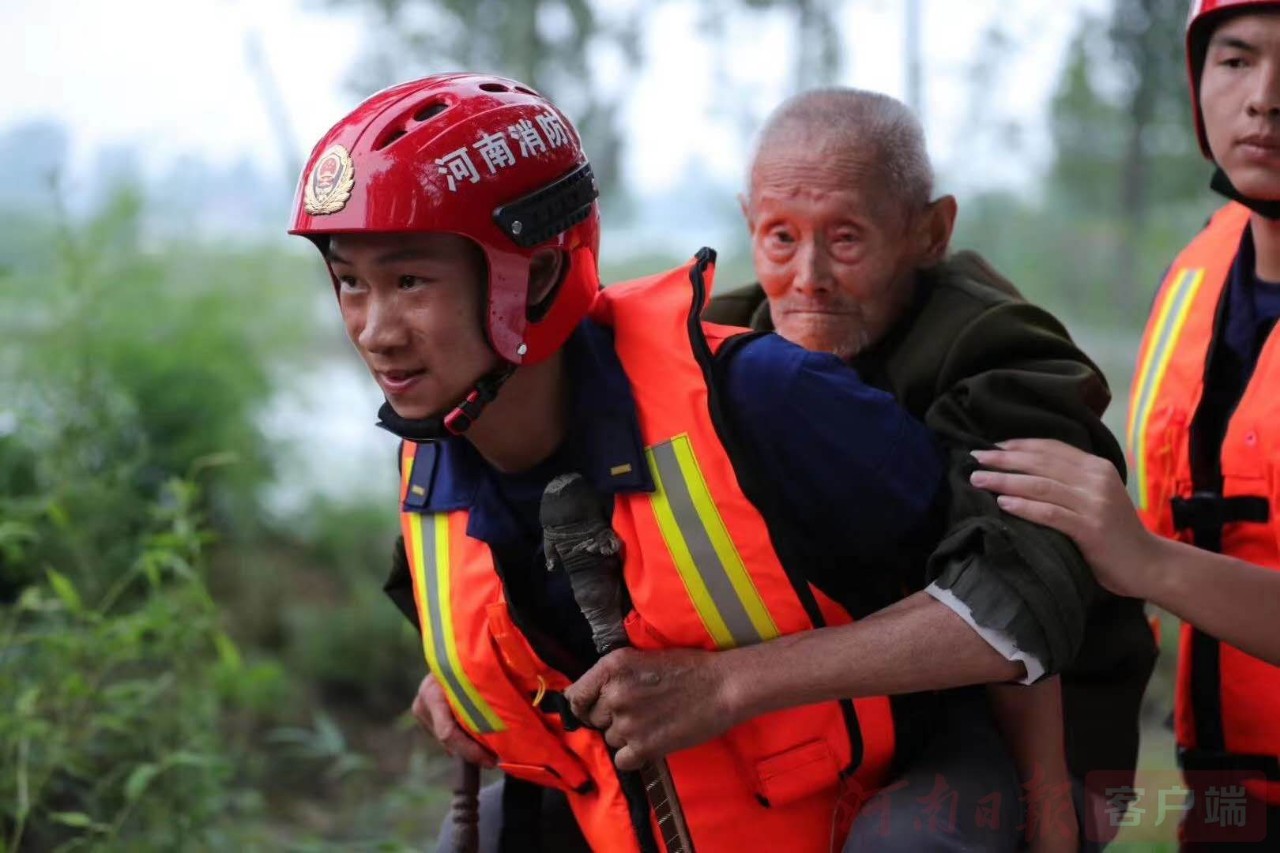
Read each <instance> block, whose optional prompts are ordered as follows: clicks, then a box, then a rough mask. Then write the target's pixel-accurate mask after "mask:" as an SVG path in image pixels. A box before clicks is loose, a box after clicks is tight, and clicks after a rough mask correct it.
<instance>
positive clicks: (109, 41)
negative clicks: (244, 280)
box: [0, 0, 1105, 189]
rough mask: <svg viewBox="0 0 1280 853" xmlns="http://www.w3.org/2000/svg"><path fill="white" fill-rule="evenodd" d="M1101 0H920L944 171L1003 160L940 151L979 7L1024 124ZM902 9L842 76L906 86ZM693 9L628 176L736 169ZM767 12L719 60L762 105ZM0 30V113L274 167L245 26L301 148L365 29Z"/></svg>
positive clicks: (176, 21)
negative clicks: (995, 27)
mask: <svg viewBox="0 0 1280 853" xmlns="http://www.w3.org/2000/svg"><path fill="white" fill-rule="evenodd" d="M512 2H518V0H512ZM624 2H632V0H624ZM1104 5H1105V0H1077V2H1072V3H1058V2H1053V3H1051V2H1048V0H1023V2H1018V3H1012V2H1008V0H965V2H956V0H923V6H924V11H925V15H924V44H925V46H926V58H927V64H926V78H925V79H926V95H927V98H926V103H925V107H926V109H925V113H926V118H927V121H928V128H929V133H930V140H931V146H932V148H933V151H934V154H935V157H936V158H937V159H938V161H939V165H940V166H941V167H942V169H943V170H944V172H945V171H953V172H962V173H964V174H965V175H967V176H969V177H972V176H973V175H974V174H986V173H990V174H992V175H999V174H1002V173H1003V172H1004V171H1005V167H1006V164H1004V163H1001V162H999V161H998V160H995V159H994V158H993V161H992V162H984V163H968V162H965V163H957V162H953V161H954V160H955V159H956V158H957V157H961V156H969V155H968V153H967V149H965V148H964V147H963V145H961V144H960V143H961V141H962V140H963V139H965V138H966V137H967V136H968V135H969V134H970V132H971V131H970V129H968V128H966V127H964V126H963V122H964V120H965V118H966V117H967V116H968V115H970V104H971V100H972V97H973V95H972V93H970V92H969V91H968V89H967V87H966V83H967V77H966V75H965V71H966V69H967V68H968V67H969V65H970V63H971V62H972V61H973V59H974V58H975V52H976V51H977V50H978V48H979V43H980V36H981V34H982V32H983V30H984V28H985V27H986V26H987V25H988V23H989V22H990V20H991V18H992V15H994V14H1005V15H1011V16H1013V17H1012V18H1010V19H1009V21H1008V25H1009V27H1010V28H1011V30H1012V31H1013V33H1014V34H1015V36H1016V37H1017V39H1018V41H1019V44H1020V49H1019V50H1018V51H1017V53H1016V55H1013V54H1011V55H1010V56H1009V57H1001V58H998V62H999V64H1000V66H1001V67H1002V69H1003V77H1002V81H1003V82H1002V85H1001V86H1000V87H999V88H998V90H997V91H992V92H990V93H985V95H984V97H985V98H988V99H989V100H990V105H991V108H992V111H993V112H994V113H996V114H1001V115H1013V116H1016V117H1019V118H1021V119H1023V120H1025V121H1027V122H1028V123H1029V124H1031V125H1032V126H1033V127H1034V126H1035V125H1036V124H1037V122H1038V120H1039V117H1040V116H1042V115H1043V109H1044V104H1045V100H1046V98H1047V96H1048V94H1049V91H1050V88H1051V86H1052V84H1053V82H1054V79H1055V77H1056V73H1057V69H1058V67H1059V63H1060V61H1061V56H1062V48H1063V46H1064V45H1065V43H1066V40H1067V38H1068V37H1069V35H1070V32H1071V29H1072V26H1073V24H1074V20H1075V17H1076V15H1077V14H1078V9H1079V8H1080V7H1081V6H1092V7H1095V8H1096V7H1100V6H1104ZM902 18H903V0H851V2H850V4H849V6H848V11H847V14H846V15H845V19H844V22H843V24H844V30H845V35H846V41H847V43H848V45H849V52H848V55H847V56H846V69H845V74H844V78H843V80H842V82H844V83H846V84H850V85H857V86H862V87H867V88H873V89H879V90H882V91H885V92H888V93H890V94H893V95H897V96H900V97H901V96H903V92H904V88H905V87H904V77H905V74H904V62H903V59H902V54H901V50H900V46H901V43H902ZM695 20H696V19H695V16H694V14H693V10H692V8H691V4H690V3H689V2H687V0H669V2H667V3H666V4H665V5H663V6H661V7H660V9H659V11H658V12H657V13H656V14H655V15H653V16H652V17H651V18H650V20H649V21H648V26H647V29H648V32H647V34H646V43H647V45H648V54H649V57H650V63H649V65H648V67H647V68H646V70H645V72H644V74H643V76H641V77H640V78H639V79H638V80H637V81H636V82H635V84H634V85H633V87H632V97H631V101H630V106H629V108H628V112H627V137H628V142H629V159H628V173H629V176H630V177H631V178H632V182H633V184H635V185H637V186H639V187H643V188H653V189H661V188H664V187H667V186H669V185H670V184H671V183H672V182H673V181H674V180H675V178H676V177H677V176H679V175H680V174H681V173H682V171H683V170H684V169H685V167H686V166H687V165H688V164H690V163H691V162H692V163H698V162H699V161H703V162H705V164H706V168H707V169H709V170H710V171H711V172H712V173H713V175H714V176H715V177H716V178H718V179H724V180H725V181H727V182H734V181H736V180H737V177H738V175H739V174H740V172H741V169H742V158H743V155H744V153H745V149H746V146H745V144H744V140H743V139H742V138H741V133H740V132H739V131H738V130H736V129H734V128H733V127H731V126H729V125H728V123H727V122H723V121H716V120H714V119H709V118H708V113H709V108H710V106H711V102H712V99H713V98H715V97H716V95H717V93H716V92H715V91H713V87H714V84H713V76H714V75H713V74H712V61H713V60H712V57H711V54H710V51H709V50H708V49H707V45H706V43H705V41H704V40H703V39H702V38H701V37H700V35H699V34H698V32H697V29H696V26H695ZM779 21H780V19H772V20H770V19H763V20H759V21H757V22H756V23H755V24H753V25H750V26H746V27H744V28H741V29H739V30H737V31H736V32H735V41H734V43H735V44H740V45H741V48H740V49H735V50H733V51H732V52H731V53H730V55H729V58H728V59H729V61H728V70H729V73H730V74H731V75H732V77H733V79H734V80H735V81H736V82H737V83H739V84H743V85H745V87H746V88H745V91H746V92H748V93H749V94H750V96H751V99H752V103H751V105H750V108H751V110H752V111H753V112H755V113H758V114H763V113H764V112H765V111H767V109H768V108H769V107H770V106H772V105H773V104H775V103H776V102H777V101H778V100H779V99H780V98H781V97H783V96H784V95H785V94H786V83H787V80H788V74H789V71H790V68H791V65H790V52H791V45H790V39H789V33H788V31H787V29H786V28H785V27H783V26H779ZM0 32H5V33H7V34H8V39H7V42H8V44H7V45H6V49H5V50H4V51H3V52H0V80H3V81H4V84H3V85H0V124H10V123H12V122H14V121H18V120H22V119H28V118H36V117H41V116H45V117H52V118H55V119H57V120H59V121H61V122H63V123H64V124H66V125H67V126H68V127H69V128H70V130H71V132H72V138H73V143H74V151H75V156H76V162H77V164H79V165H81V166H83V165H84V164H85V163H86V162H88V158H89V156H90V155H91V153H92V151H93V150H95V149H96V148H97V147H98V146H100V145H102V144H104V143H108V142H112V143H119V142H125V143H133V144H136V145H137V146H138V147H139V149H140V150H141V151H142V152H143V159H144V163H145V164H146V165H147V166H148V167H149V168H156V169H159V168H163V166H164V165H165V164H167V163H168V162H170V161H172V159H173V158H174V157H176V156H177V155H178V154H180V153H182V152H198V153H201V154H204V155H206V156H208V157H212V158H216V159H219V160H232V159H235V158H238V157H241V156H244V155H249V156H251V157H253V158H254V159H255V160H256V161H258V162H259V163H260V165H261V166H262V168H263V169H264V170H272V169H279V168H281V154H280V152H279V150H278V148H279V146H278V144H277V142H276V140H275V137H274V136H273V135H272V132H271V125H270V122H269V120H268V116H267V110H266V108H265V106H264V102H263V98H262V96H261V93H260V91H259V88H258V86H257V84H256V83H255V78H254V76H253V75H252V74H251V73H250V71H249V66H248V63H247V62H246V60H245V40H246V34H249V33H255V34H256V35H257V37H258V38H259V39H260V40H261V43H262V45H263V47H264V49H265V52H266V55H267V58H268V61H269V63H270V65H271V68H272V70H273V72H274V76H275V78H276V82H277V85H278V87H279V89H280V91H281V93H282V95H283V99H284V101H285V103H286V108H287V112H288V117H289V121H290V123H291V124H292V126H293V129H294V132H295V134H296V136H297V139H298V145H297V147H298V148H299V149H301V151H300V152H299V156H301V155H302V154H304V153H305V151H306V150H307V149H309V148H310V146H311V144H312V143H313V142H314V140H315V139H317V138H318V137H319V136H320V135H321V134H322V133H323V132H324V131H325V129H326V128H327V127H328V126H329V125H330V124H331V123H332V122H333V121H334V120H336V119H337V118H339V117H340V116H341V115H342V114H343V113H344V112H345V111H346V110H348V109H349V108H350V107H351V106H353V105H354V103H355V102H356V100H357V98H356V95H355V93H353V92H351V91H350V90H349V89H348V88H347V87H346V85H345V79H346V76H347V74H348V71H349V69H350V68H351V66H352V64H353V63H354V62H355V61H356V60H357V58H358V57H359V56H360V52H361V46H362V43H363V40H364V39H365V38H366V33H365V30H364V27H363V25H362V22H361V20H360V19H359V18H358V17H355V16H350V15H348V16H340V15H336V14H334V13H332V12H330V11H327V10H321V9H319V4H318V3H316V2H306V0H178V2H175V0H0ZM602 73H605V72H602ZM614 73H617V72H616V71H615V72H614ZM693 128H699V129H700V132H698V133H693V132H691V130H692V129H693ZM1028 151H1029V152H1030V154H1031V157H1030V158H1026V157H1024V158H1022V159H1023V160H1025V161H1027V162H1024V163H1022V164H1020V165H1021V168H1022V170H1023V171H1025V170H1026V169H1027V168H1030V167H1031V166H1032V165H1034V160H1035V158H1036V157H1038V156H1041V155H1042V153H1043V144H1042V143H1039V142H1037V141H1036V139H1035V138H1034V136H1033V139H1032V141H1031V143H1030V145H1029V147H1028ZM1014 171H1015V172H1017V171H1019V170H1018V169H1015V170H1014Z"/></svg>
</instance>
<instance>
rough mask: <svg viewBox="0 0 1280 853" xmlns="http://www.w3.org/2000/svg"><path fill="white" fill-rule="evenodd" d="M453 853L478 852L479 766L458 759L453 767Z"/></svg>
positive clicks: (451, 808) (450, 809)
mask: <svg viewBox="0 0 1280 853" xmlns="http://www.w3.org/2000/svg"><path fill="white" fill-rule="evenodd" d="M449 811H450V813H451V818H452V820H453V853H479V851H480V766H479V765H477V764H472V763H471V762H470V761H467V760H466V759H465V758H459V759H458V762H457V764H456V765H455V766H454V776H453V802H452V803H451V804H450V806H449Z"/></svg>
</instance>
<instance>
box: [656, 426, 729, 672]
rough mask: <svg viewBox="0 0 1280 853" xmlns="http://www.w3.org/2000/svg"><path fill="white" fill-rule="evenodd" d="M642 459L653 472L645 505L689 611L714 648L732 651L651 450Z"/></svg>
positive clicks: (727, 632)
mask: <svg viewBox="0 0 1280 853" xmlns="http://www.w3.org/2000/svg"><path fill="white" fill-rule="evenodd" d="M645 456H646V457H648V462H649V470H650V471H652V472H653V484H654V487H655V490H654V493H653V495H652V497H651V498H650V500H649V503H650V504H651V505H652V506H653V514H654V515H655V516H657V519H658V529H659V530H661V531H662V538H663V540H664V541H665V542H666V543H667V550H668V551H669V552H670V553H671V560H672V562H674V563H675V565H676V571H677V572H678V573H679V574H680V580H682V581H684V588H685V591H686V592H687V593H688V594H689V598H690V599H691V600H692V601H693V607H694V609H695V610H697V611H698V616H699V618H701V619H702V626H703V627H704V628H706V629H707V633H708V634H710V635H711V638H712V639H713V640H715V643H716V645H717V646H718V647H719V648H722V649H727V648H732V647H733V645H734V642H733V637H732V636H730V635H729V629H728V628H727V627H726V626H725V624H724V619H723V618H722V617H721V616H720V611H719V610H717V609H716V606H715V603H714V602H713V601H712V600H711V593H709V592H708V591H707V585H706V584H705V583H704V582H703V580H702V575H700V574H699V573H698V567H697V566H696V565H694V562H693V555H692V554H690V553H689V546H688V544H687V543H686V542H685V540H684V535H683V534H682V533H681V532H680V525H679V524H678V523H677V522H676V517H675V513H674V512H673V511H672V509H671V502H670V501H669V500H667V491H666V486H665V484H664V483H663V481H662V474H661V472H660V471H659V470H658V464H657V460H656V459H655V458H654V453H653V449H652V448H649V449H647V450H645Z"/></svg>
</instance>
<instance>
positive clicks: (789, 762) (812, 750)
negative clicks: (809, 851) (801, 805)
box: [752, 740, 840, 806]
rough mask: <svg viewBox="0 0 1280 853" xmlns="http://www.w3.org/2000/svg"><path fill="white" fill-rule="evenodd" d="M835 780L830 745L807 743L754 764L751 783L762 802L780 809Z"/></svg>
mask: <svg viewBox="0 0 1280 853" xmlns="http://www.w3.org/2000/svg"><path fill="white" fill-rule="evenodd" d="M839 777H840V768H839V766H838V764H837V763H836V757H835V754H834V753H833V752H832V751H831V746H830V745H829V744H828V743H827V742H826V741H825V740H811V741H808V742H807V743H802V744H800V745H799V746H795V747H792V748H791V749H788V750H787V751H786V752H782V753H779V754H777V755H772V756H769V757H768V758H763V759H760V760H759V761H757V762H756V765H755V778H754V779H753V780H752V784H753V785H754V787H755V789H756V793H757V794H758V795H759V797H760V798H761V799H762V800H763V801H764V802H766V803H768V804H769V805H771V806H782V805H786V804H788V803H794V802H796V801H797V800H801V799H804V798H805V797H808V796H809V795H810V794H816V793H817V792H819V791H821V790H824V789H826V788H830V787H832V786H834V785H835V784H836V783H837V782H838V781H839Z"/></svg>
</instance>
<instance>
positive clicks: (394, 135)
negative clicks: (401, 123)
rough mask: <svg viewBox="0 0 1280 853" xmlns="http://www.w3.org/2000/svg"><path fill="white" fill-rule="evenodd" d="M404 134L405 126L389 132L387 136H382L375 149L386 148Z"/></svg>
mask: <svg viewBox="0 0 1280 853" xmlns="http://www.w3.org/2000/svg"><path fill="white" fill-rule="evenodd" d="M402 136H404V128H398V129H396V130H393V131H391V132H390V133H388V134H387V135H386V136H384V137H383V138H382V141H381V142H379V143H378V144H377V145H375V146H374V148H373V150H374V151H381V150H382V149H383V148H386V147H387V146H388V145H390V144H391V143H393V142H395V141H396V140H397V139H399V138H400V137H402Z"/></svg>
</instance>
